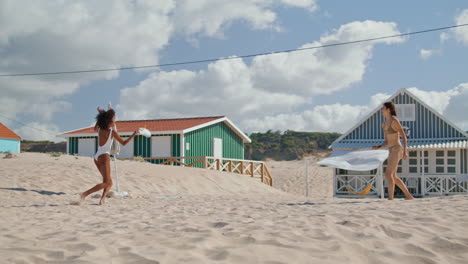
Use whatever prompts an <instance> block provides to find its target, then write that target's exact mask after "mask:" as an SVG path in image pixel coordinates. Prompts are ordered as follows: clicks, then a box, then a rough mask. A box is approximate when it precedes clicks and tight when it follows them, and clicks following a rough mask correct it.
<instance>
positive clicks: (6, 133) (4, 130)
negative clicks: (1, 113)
mask: <svg viewBox="0 0 468 264" xmlns="http://www.w3.org/2000/svg"><path fill="white" fill-rule="evenodd" d="M0 138H6V139H17V140H21V137H20V136H18V135H17V134H15V132H13V131H11V130H10V129H9V128H8V127H6V126H5V125H3V124H2V123H0Z"/></svg>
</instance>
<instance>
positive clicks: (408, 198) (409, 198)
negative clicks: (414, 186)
mask: <svg viewBox="0 0 468 264" xmlns="http://www.w3.org/2000/svg"><path fill="white" fill-rule="evenodd" d="M413 199H414V197H413V196H412V195H411V197H407V198H405V200H413Z"/></svg>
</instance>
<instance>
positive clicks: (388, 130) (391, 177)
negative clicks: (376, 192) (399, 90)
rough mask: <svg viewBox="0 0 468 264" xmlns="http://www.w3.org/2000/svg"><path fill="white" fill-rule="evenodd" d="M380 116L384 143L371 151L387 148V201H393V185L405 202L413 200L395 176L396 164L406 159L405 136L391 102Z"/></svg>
mask: <svg viewBox="0 0 468 264" xmlns="http://www.w3.org/2000/svg"><path fill="white" fill-rule="evenodd" d="M381 111H382V115H383V116H384V117H385V121H384V122H383V123H382V128H383V131H384V135H385V142H384V143H383V144H382V145H380V146H374V147H372V149H380V148H382V147H385V146H388V159H387V170H386V171H385V178H386V179H387V183H388V199H389V200H393V197H394V193H395V184H396V185H397V186H398V187H399V188H400V189H401V190H402V191H403V193H404V194H405V198H406V200H411V199H413V198H414V197H413V195H411V193H410V192H409V191H408V188H407V187H406V185H405V183H404V182H403V181H402V180H401V179H400V177H398V176H397V175H396V172H397V168H398V163H399V162H400V160H401V159H402V158H403V159H407V158H408V150H407V141H408V139H407V138H406V134H405V132H404V131H403V127H402V126H401V123H400V121H398V119H397V118H396V115H397V112H396V109H395V105H394V104H393V103H392V102H386V103H384V104H383V106H382V109H381ZM400 136H401V137H402V138H403V146H404V147H402V146H401V143H400Z"/></svg>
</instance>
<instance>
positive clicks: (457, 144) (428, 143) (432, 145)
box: [333, 140, 468, 152]
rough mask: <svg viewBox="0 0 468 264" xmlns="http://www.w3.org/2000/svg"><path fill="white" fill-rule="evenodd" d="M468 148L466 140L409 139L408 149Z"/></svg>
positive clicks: (361, 146)
mask: <svg viewBox="0 0 468 264" xmlns="http://www.w3.org/2000/svg"><path fill="white" fill-rule="evenodd" d="M380 144H382V141H359V142H351V143H348V142H338V143H336V144H335V145H333V147H334V150H333V152H336V151H338V152H339V151H341V150H343V151H351V150H366V149H371V148H372V146H377V145H380ZM466 148H468V141H466V140H453V141H447V140H408V149H412V150H413V149H414V150H419V149H466Z"/></svg>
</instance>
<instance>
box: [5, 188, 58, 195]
mask: <svg viewBox="0 0 468 264" xmlns="http://www.w3.org/2000/svg"><path fill="white" fill-rule="evenodd" d="M0 190H9V191H19V192H36V193H38V194H42V195H62V194H65V193H64V192H50V191H44V190H28V189H25V188H0Z"/></svg>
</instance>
